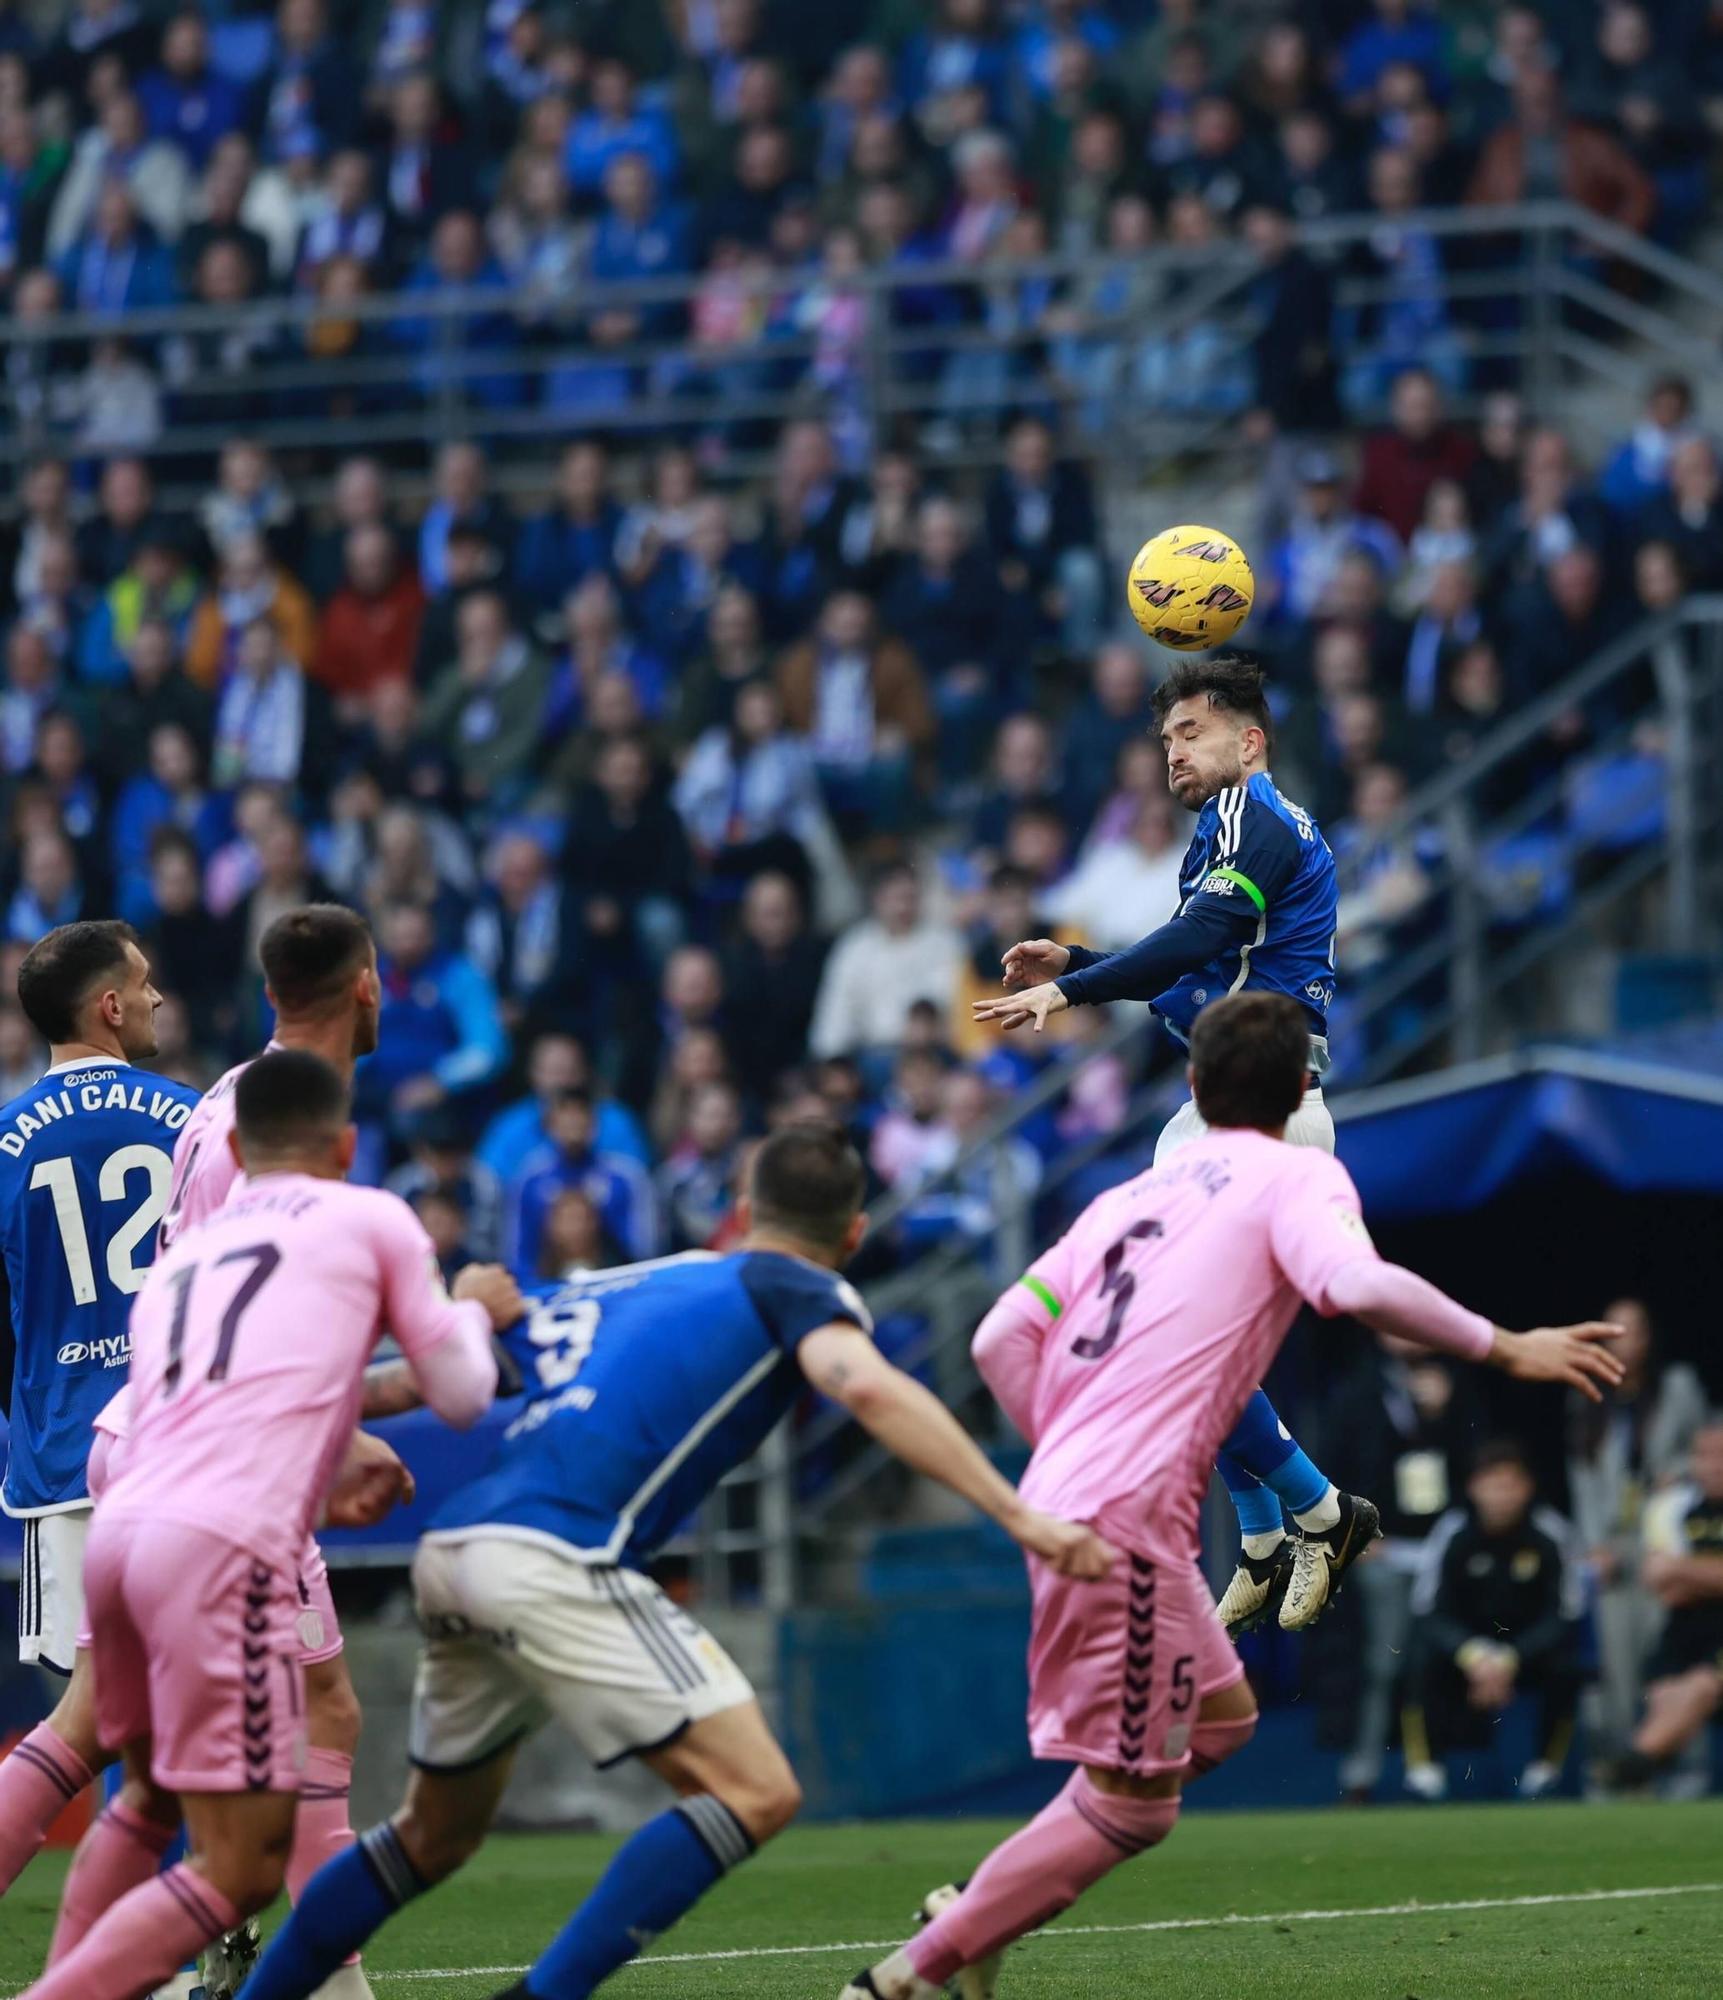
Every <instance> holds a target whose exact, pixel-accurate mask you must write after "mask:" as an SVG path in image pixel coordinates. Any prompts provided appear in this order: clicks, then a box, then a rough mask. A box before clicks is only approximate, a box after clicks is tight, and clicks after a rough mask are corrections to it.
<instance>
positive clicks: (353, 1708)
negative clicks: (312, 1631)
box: [305, 1659, 365, 1757]
mask: <svg viewBox="0 0 1723 2000" xmlns="http://www.w3.org/2000/svg"><path fill="white" fill-rule="evenodd" d="M305 1702H306V1720H307V1722H308V1724H309V1726H310V1734H311V1742H312V1746H313V1747H314V1748H315V1749H318V1750H336V1751H339V1752H340V1753H341V1754H342V1755H343V1756H347V1757H351V1756H352V1755H353V1753H354V1751H355V1750H357V1749H358V1747H359V1732H360V1731H361V1729H363V1727H364V1725H365V1715H364V1711H363V1710H362V1709H361V1708H360V1706H359V1697H358V1695H356V1694H355V1693H354V1691H353V1682H352V1680H351V1678H350V1677H349V1675H348V1672H347V1669H346V1667H345V1666H344V1665H343V1664H342V1663H341V1661H340V1660H339V1659H335V1660H325V1661H322V1662H321V1663H320V1664H318V1665H317V1666H315V1667H308V1668H307V1669H306V1671H305Z"/></svg>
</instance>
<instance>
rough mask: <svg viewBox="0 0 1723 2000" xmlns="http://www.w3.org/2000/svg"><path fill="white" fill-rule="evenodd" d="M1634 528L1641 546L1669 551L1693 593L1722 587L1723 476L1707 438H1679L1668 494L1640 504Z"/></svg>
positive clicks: (1671, 465)
mask: <svg viewBox="0 0 1723 2000" xmlns="http://www.w3.org/2000/svg"><path fill="white" fill-rule="evenodd" d="M1637 525H1638V531H1639V535H1640V538H1641V541H1642V543H1643V542H1647V541H1656V542H1662V543H1664V544H1665V545H1666V546H1667V547H1668V548H1669V549H1671V550H1672V551H1673V553H1674V555H1675V559H1676V561H1677V562H1679V563H1680V565H1681V571H1682V575H1683V576H1684V577H1685V578H1686V580H1687V582H1688V583H1689V584H1690V585H1691V586H1692V588H1693V589H1695V590H1715V589H1716V588H1717V586H1718V584H1719V583H1723V477H1720V476H1719V472H1718V465H1717V447H1716V446H1715V445H1714V444H1713V443H1712V442H1711V440H1710V439H1709V438H1708V437H1687V438H1683V439H1682V440H1681V441H1680V442H1679V443H1678V444H1677V445H1676V446H1675V448H1674V450H1673V451H1672V452H1671V453H1670V455H1669V479H1668V485H1667V489H1666V490H1665V491H1664V492H1662V493H1658V494H1654V495H1653V496H1652V497H1651V498H1650V499H1649V500H1648V501H1647V502H1646V503H1645V505H1644V507H1643V508H1642V509H1641V511H1640V514H1639V520H1638V524H1637Z"/></svg>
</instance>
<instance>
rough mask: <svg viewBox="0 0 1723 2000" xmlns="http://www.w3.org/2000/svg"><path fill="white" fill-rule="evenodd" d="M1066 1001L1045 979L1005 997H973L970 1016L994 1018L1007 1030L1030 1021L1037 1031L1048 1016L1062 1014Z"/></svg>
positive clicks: (1022, 1025)
mask: <svg viewBox="0 0 1723 2000" xmlns="http://www.w3.org/2000/svg"><path fill="white" fill-rule="evenodd" d="M1018 949H1019V950H1021V949H1022V947H1021V946H1019V947H1018ZM1053 949H1054V950H1055V951H1059V950H1061V949H1063V947H1062V946H1059V945H1055V946H1054V947H1053ZM1070 1004H1071V1003H1070V1001H1069V1000H1067V999H1066V998H1065V996H1064V994H1063V993H1061V992H1060V991H1059V989H1058V987H1057V986H1055V985H1054V984H1053V983H1052V982H1051V981H1049V982H1048V983H1047V984H1046V985H1045V986H1031V987H1030V988H1029V990H1028V991H1027V992H1026V993H1013V994H1012V995H1011V996H1010V997H1009V998H1008V999H1005V1000H977V1001H976V1002H975V1008H974V1017H975V1019H976V1020H978V1021H997V1022H998V1023H999V1025H1000V1026H1001V1027H1002V1028H1004V1029H1006V1030H1007V1031H1009V1030H1010V1029H1012V1028H1021V1027H1024V1026H1025V1025H1027V1024H1028V1023H1029V1022H1031V1021H1033V1022H1034V1024H1035V1032H1036V1034H1040V1032H1041V1030H1042V1029H1043V1028H1044V1027H1046V1025H1047V1017H1048V1015H1049V1014H1062V1013H1063V1012H1064V1011H1065V1009H1066V1008H1067V1007H1069V1006H1070Z"/></svg>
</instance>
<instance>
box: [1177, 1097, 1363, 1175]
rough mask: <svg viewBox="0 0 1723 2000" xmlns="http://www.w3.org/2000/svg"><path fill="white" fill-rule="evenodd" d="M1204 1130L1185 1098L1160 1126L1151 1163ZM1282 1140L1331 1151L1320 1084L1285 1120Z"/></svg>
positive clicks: (1329, 1116) (1329, 1118)
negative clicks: (1284, 1134) (1153, 1158)
mask: <svg viewBox="0 0 1723 2000" xmlns="http://www.w3.org/2000/svg"><path fill="white" fill-rule="evenodd" d="M1207 1130H1208V1124H1207V1121H1206V1120H1205V1119H1204V1117H1203V1115H1202V1113H1201V1112H1200V1111H1199V1110H1198V1109H1197V1107H1196V1102H1195V1100H1194V1099H1190V1098H1187V1099H1186V1101H1185V1102H1184V1103H1183V1104H1181V1105H1180V1106H1179V1108H1178V1109H1177V1110H1176V1111H1175V1112H1174V1113H1173V1115H1172V1116H1171V1117H1170V1118H1169V1119H1168V1120H1167V1122H1166V1124H1165V1125H1163V1126H1162V1127H1161V1136H1160V1137H1159V1138H1158V1139H1157V1140H1156V1141H1155V1165H1156V1166H1157V1167H1158V1166H1160V1165H1162V1164H1163V1163H1164V1162H1165V1161H1167V1160H1169V1159H1171V1157H1172V1156H1173V1154H1174V1153H1176V1152H1177V1151H1178V1149H1179V1148H1180V1147H1181V1146H1188V1145H1189V1144H1190V1142H1191V1141H1192V1140H1193V1139H1200V1138H1201V1137H1202V1135H1203V1134H1204V1133H1205V1132H1206V1131H1207ZM1286 1143H1287V1144H1288V1145H1289V1146H1317V1147H1320V1148H1321V1150H1322V1151H1323V1152H1325V1153H1332V1152H1333V1151H1334V1114H1333V1112H1331V1111H1330V1110H1329V1108H1328V1106H1327V1105H1326V1104H1324V1103H1323V1101H1322V1086H1321V1085H1320V1084H1312V1085H1311V1087H1310V1088H1309V1089H1308V1090H1307V1091H1306V1092H1305V1093H1304V1102H1303V1103H1302V1104H1301V1105H1300V1106H1299V1107H1298V1109H1297V1110H1296V1111H1295V1112H1294V1113H1293V1114H1292V1116H1291V1117H1290V1118H1289V1119H1288V1120H1287V1122H1286Z"/></svg>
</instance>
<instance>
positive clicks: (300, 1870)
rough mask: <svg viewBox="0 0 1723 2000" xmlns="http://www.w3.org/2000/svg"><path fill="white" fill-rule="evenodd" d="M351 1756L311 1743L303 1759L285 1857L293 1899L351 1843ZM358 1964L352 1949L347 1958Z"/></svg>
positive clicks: (289, 1892)
mask: <svg viewBox="0 0 1723 2000" xmlns="http://www.w3.org/2000/svg"><path fill="white" fill-rule="evenodd" d="M352 1789H353V1759H352V1758H351V1757H349V1756H348V1755H347V1754H346V1753H345V1752H344V1751H341V1750H319V1749H317V1748H316V1746H315V1745H313V1747H312V1750H311V1753H310V1755H309V1756H308V1757H307V1758H306V1760H305V1782H304V1784H303V1785H302V1786H301V1787H300V1790H299V1810H298V1812H297V1813H296V1814H295V1816H294V1820H293V1846H292V1848H291V1849H290V1850H289V1852H288V1856H287V1893H288V1895H289V1896H290V1897H292V1899H293V1901H294V1902H296V1903H297V1902H298V1901H299V1898H300V1897H301V1896H302V1895H303V1894H304V1893H305V1885H306V1883H307V1882H309V1881H310V1880H311V1878H312V1876H313V1875H315V1874H316V1873H317V1871H318V1869H319V1868H321V1867H322V1866H323V1864H324V1862H326V1861H333V1860H334V1858H335V1857H336V1855H337V1854H339V1853H340V1852H341V1850H342V1848H344V1847H351V1846H352V1845H353V1815H352V1809H351V1806H350V1804H349V1794H350V1793H351V1791H352ZM347 1963H348V1964H349V1965H357V1964H358V1963H359V1954H358V1953H357V1952H355V1953H354V1954H353V1956H352V1957H351V1958H350V1959H348V1960H347Z"/></svg>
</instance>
